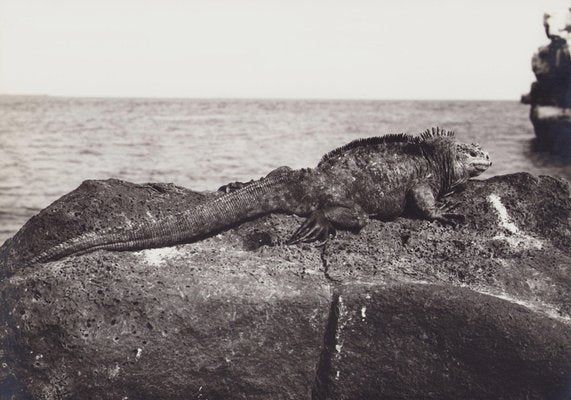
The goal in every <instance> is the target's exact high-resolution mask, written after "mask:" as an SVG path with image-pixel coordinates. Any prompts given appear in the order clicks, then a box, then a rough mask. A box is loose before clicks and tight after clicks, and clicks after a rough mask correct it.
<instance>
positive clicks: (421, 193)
mask: <svg viewBox="0 0 571 400" xmlns="http://www.w3.org/2000/svg"><path fill="white" fill-rule="evenodd" d="M407 202H408V204H407V205H408V206H409V208H410V209H411V210H412V211H413V212H415V213H416V214H418V216H419V217H422V218H425V219H428V220H430V221H435V220H436V221H439V222H441V223H443V224H447V225H452V226H456V225H457V223H458V222H460V221H463V220H464V216H463V215H462V214H455V213H450V212H447V211H449V210H450V209H451V208H448V207H446V206H444V207H441V208H439V207H437V205H436V196H435V195H434V190H433V189H432V188H431V187H430V185H428V184H427V183H423V184H419V185H417V186H415V187H413V188H412V189H411V190H410V192H409V193H408V199H407Z"/></svg>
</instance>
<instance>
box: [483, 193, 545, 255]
mask: <svg viewBox="0 0 571 400" xmlns="http://www.w3.org/2000/svg"><path fill="white" fill-rule="evenodd" d="M488 201H489V202H490V203H491V204H492V205H493V206H494V208H495V209H496V212H497V214H498V217H499V219H500V227H501V228H502V229H503V230H505V232H506V233H507V234H506V233H499V234H497V235H496V236H494V237H493V238H492V239H494V240H502V241H505V242H506V243H507V244H508V245H510V246H511V247H514V248H515V247H520V246H522V247H523V248H534V249H541V248H543V242H542V241H541V240H539V239H536V238H534V237H531V236H529V235H526V234H524V233H522V232H521V231H520V229H519V228H518V227H517V225H516V224H515V223H514V222H513V221H512V220H511V218H510V216H509V214H508V210H507V209H506V206H504V204H503V203H502V200H501V198H500V196H498V195H497V194H493V193H492V194H490V195H489V196H488Z"/></svg>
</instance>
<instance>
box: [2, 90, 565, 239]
mask: <svg viewBox="0 0 571 400" xmlns="http://www.w3.org/2000/svg"><path fill="white" fill-rule="evenodd" d="M528 112H529V108H528V106H524V105H521V104H519V103H517V102H515V101H513V102H509V101H503V102H497V101H349V100H345V101H344V100H323V101H318V100H190V99H169V100H165V99H103V98H59V97H44V96H38V97H21V96H0V243H3V242H4V240H6V239H7V238H8V237H10V236H12V235H13V234H14V233H15V232H16V231H17V230H18V229H19V228H20V226H22V224H24V223H25V222H26V220H27V219H28V218H30V217H31V216H32V215H34V214H36V213H37V212H38V211H40V210H41V209H42V208H44V207H46V206H47V205H49V204H50V203H52V202H53V201H54V200H56V199H57V198H59V197H60V196H62V195H63V194H65V193H67V192H69V191H71V190H73V189H75V188H76V187H77V186H78V185H79V184H80V183H81V182H82V181H83V180H85V179H107V178H119V179H124V180H128V181H132V182H138V183H143V182H172V183H175V184H176V185H180V186H185V187H189V188H192V189H195V190H215V189H217V188H218V187H219V186H220V185H223V184H225V183H228V182H231V181H235V180H250V179H252V178H258V177H260V176H263V175H265V174H266V173H268V172H269V171H271V170H272V169H274V168H276V167H279V166H282V165H288V166H290V167H292V168H300V167H310V166H314V165H316V163H317V162H318V161H319V159H320V158H321V156H322V155H323V154H324V153H325V152H327V151H329V150H331V149H333V148H335V147H337V146H340V145H343V144H345V143H347V142H349V141H351V140H353V139H356V138H359V137H367V136H376V135H383V134H386V133H400V132H406V133H418V132H421V131H423V130H424V129H426V128H428V127H431V126H437V125H438V126H441V127H444V128H446V129H451V130H454V131H455V132H456V136H457V137H458V140H460V141H464V142H478V143H480V144H481V145H482V146H483V147H484V148H486V149H487V150H488V151H489V152H490V154H491V157H492V160H493V162H494V164H493V166H492V167H491V168H490V169H489V170H488V171H487V172H486V173H485V174H484V175H482V178H487V177H490V176H494V175H500V174H507V173H512V172H518V171H527V172H531V173H533V174H536V175H540V174H547V175H555V176H560V177H563V178H565V179H567V180H571V164H569V161H565V160H562V159H558V158H557V157H554V156H551V155H549V154H546V153H542V152H537V151H536V150H535V149H534V140H533V139H534V134H533V129H532V126H531V123H530V122H529V119H528Z"/></svg>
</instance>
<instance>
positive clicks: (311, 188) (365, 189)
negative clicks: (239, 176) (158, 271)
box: [31, 128, 491, 262]
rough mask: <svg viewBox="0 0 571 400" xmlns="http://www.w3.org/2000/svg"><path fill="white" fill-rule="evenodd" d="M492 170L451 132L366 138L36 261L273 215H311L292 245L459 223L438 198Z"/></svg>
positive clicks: (195, 235) (160, 242) (196, 234)
mask: <svg viewBox="0 0 571 400" xmlns="http://www.w3.org/2000/svg"><path fill="white" fill-rule="evenodd" d="M490 165H491V162H490V159H489V156H488V154H487V153H486V152H485V151H483V150H482V149H481V148H480V147H479V146H478V145H475V144H471V145H466V144H457V143H455V142H454V139H453V134H452V133H450V132H447V131H444V130H440V129H438V128H437V129H434V128H433V129H432V130H427V131H425V132H424V133H422V134H421V136H420V137H412V136H408V135H388V136H383V137H376V138H369V139H360V140H357V141H354V142H351V143H349V144H348V145H346V146H343V147H340V148H338V149H336V150H334V151H332V152H330V153H328V154H327V155H325V156H324V157H323V159H322V160H321V162H320V163H319V164H318V166H317V167H316V168H314V169H301V170H291V169H289V168H287V167H282V168H279V169H277V170H275V171H273V172H272V173H270V174H269V175H268V176H267V177H265V178H262V179H260V180H258V181H252V182H250V183H246V184H242V183H239V182H238V183H234V184H230V185H227V186H225V187H223V188H221V189H223V190H225V191H227V192H229V193H227V194H225V195H223V196H221V197H219V198H217V199H215V200H213V201H210V202H207V203H205V204H201V205H199V206H197V207H195V208H193V209H191V210H188V211H186V212H184V213H183V214H181V215H176V216H173V217H172V219H171V220H170V221H167V222H162V223H160V224H154V225H146V226H142V227H139V228H137V229H135V230H132V231H129V232H126V233H114V234H105V233H97V234H85V235H81V236H79V237H77V238H75V239H72V240H69V241H67V242H64V243H61V244H60V245H58V246H55V247H53V248H51V249H49V250H48V251H46V252H44V253H42V254H39V255H38V256H36V257H34V258H33V259H32V260H31V262H45V261H50V260H55V259H59V258H62V257H64V256H68V255H72V254H82V253H85V252H90V251H94V250H99V249H106V250H138V249H145V248H154V247H165V246H172V245H174V244H178V243H188V242H192V241H196V240H198V239H201V238H204V237H207V236H210V235H212V234H214V233H217V232H220V231H222V230H224V229H227V228H229V227H232V226H234V225H236V224H238V223H240V222H243V221H246V220H250V219H253V218H256V217H260V216H262V215H266V214H270V213H285V214H295V215H299V216H309V218H308V219H307V220H306V221H305V222H304V223H303V224H302V225H301V226H300V228H299V229H298V230H297V231H296V232H295V233H294V234H293V236H292V237H291V238H290V239H289V240H288V243H290V244H293V243H297V242H311V241H318V240H321V241H326V240H327V239H328V238H329V237H331V236H332V235H334V233H335V230H336V229H345V230H354V231H358V230H359V229H361V228H362V227H363V226H365V225H366V224H367V222H368V220H369V218H370V217H372V218H378V219H383V220H386V219H391V218H395V217H397V216H399V215H402V214H403V213H405V211H406V210H409V211H411V212H413V213H415V214H416V215H417V216H418V217H421V218H425V219H428V220H438V221H440V222H443V223H447V224H455V221H456V220H457V219H460V218H461V216H460V215H457V214H452V213H447V212H445V211H443V210H442V209H439V208H438V207H437V203H436V201H437V199H439V198H440V197H442V196H443V195H445V194H447V193H449V192H451V191H453V190H454V188H456V187H457V186H458V185H459V184H462V183H463V182H465V181H466V180H468V179H469V178H470V177H472V176H476V175H479V174H480V173H481V172H483V171H484V170H486V169H487V168H488V167H489V166H490Z"/></svg>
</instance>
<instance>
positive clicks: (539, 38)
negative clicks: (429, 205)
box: [0, 0, 569, 100]
mask: <svg viewBox="0 0 571 400" xmlns="http://www.w3.org/2000/svg"><path fill="white" fill-rule="evenodd" d="M568 6H569V3H568V1H564V0H479V1H474V0H442V1H436V0H377V1H365V0H352V1H350V0H347V1H336V0H328V1H326V0H317V1H311V0H305V1H302V0H283V1H272V0H203V1H195V0H185V1H182V0H181V1H176V0H155V1H145V0H0V93H3V94H49V95H68V96H129V97H139V96H145V97H153V96H158V97H192V98H203V97H217V98H221V97H222V98H352V99H356V98H357V99H358V98H378V99H513V100H515V99H519V96H520V95H521V94H522V93H524V92H527V91H528V90H529V85H530V83H531V82H532V80H533V74H532V73H531V68H530V62H531V61H530V60H531V56H532V54H533V52H534V51H535V50H536V49H537V47H538V46H540V45H543V44H546V43H547V39H546V38H545V35H544V32H543V26H542V16H543V11H544V10H549V9H552V10H559V11H560V12H561V14H563V15H564V13H565V11H566V10H567V7H568Z"/></svg>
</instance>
